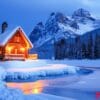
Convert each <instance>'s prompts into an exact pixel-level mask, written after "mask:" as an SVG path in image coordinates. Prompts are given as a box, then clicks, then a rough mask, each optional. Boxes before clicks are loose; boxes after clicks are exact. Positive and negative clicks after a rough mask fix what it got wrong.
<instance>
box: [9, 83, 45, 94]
mask: <svg viewBox="0 0 100 100" xmlns="http://www.w3.org/2000/svg"><path fill="white" fill-rule="evenodd" d="M7 86H8V87H12V88H18V89H21V90H22V91H23V92H24V94H38V93H41V92H42V90H43V87H44V82H43V81H37V82H29V83H7Z"/></svg>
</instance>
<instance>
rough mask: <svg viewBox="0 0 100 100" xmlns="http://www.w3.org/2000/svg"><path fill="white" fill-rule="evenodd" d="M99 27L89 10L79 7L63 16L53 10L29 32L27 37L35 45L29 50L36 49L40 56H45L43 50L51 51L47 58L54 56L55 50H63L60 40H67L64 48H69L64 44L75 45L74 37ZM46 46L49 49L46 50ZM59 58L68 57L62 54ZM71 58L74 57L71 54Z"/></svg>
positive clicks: (98, 22)
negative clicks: (69, 14) (44, 20)
mask: <svg viewBox="0 0 100 100" xmlns="http://www.w3.org/2000/svg"><path fill="white" fill-rule="evenodd" d="M99 29H100V21H99V20H97V19H96V18H94V17H93V16H92V15H91V14H90V12H89V11H87V10H85V9H82V8H80V9H78V10H76V11H74V13H73V14H72V16H70V17H69V16H65V15H64V14H63V13H60V12H57V13H55V12H53V13H51V14H50V16H49V18H48V20H47V21H46V23H45V24H43V23H42V22H39V23H38V24H37V25H36V26H35V27H34V29H33V31H32V32H31V34H30V36H29V37H30V40H31V41H32V43H33V44H34V45H35V49H34V50H32V51H31V52H33V51H36V52H37V53H39V56H40V58H46V57H45V56H44V57H43V54H44V53H43V52H44V51H45V53H46V54H47V55H48V53H50V52H53V53H52V54H51V55H50V57H47V58H52V57H55V56H56V54H57V52H55V51H57V50H58V51H59V53H61V52H65V51H61V50H60V49H59V45H58V44H59V41H60V42H61V41H62V40H64V41H65V42H68V41H69V42H68V43H67V44H66V43H65V44H64V45H65V48H68V49H70V50H71V48H72V47H66V45H69V44H73V45H74V46H75V45H76V44H77V43H76V44H75V39H77V38H78V37H80V39H81V37H82V36H83V37H84V35H87V34H88V33H92V32H93V31H94V30H99ZM95 32H96V31H95ZM94 34H95V33H94ZM98 34H99V32H98ZM96 35H97V34H96ZM87 36H88V35H87ZM94 37H95V36H94ZM87 38H88V37H87ZM81 40H83V39H81ZM87 40H88V39H87ZM94 40H95V39H94ZM64 41H63V42H64ZM72 41H74V42H72ZM83 41H84V40H83ZM80 44H81V43H80ZM57 46H58V47H57ZM46 48H49V49H47V50H46ZM56 49H57V50H56ZM66 50H67V49H66ZM42 51H43V52H42ZM67 51H68V50H67ZM41 53H42V54H41ZM59 53H58V54H59ZM41 55H42V56H41ZM63 55H64V54H63ZM74 55H75V54H74ZM61 56H62V55H61ZM56 58H57V57H56ZM58 58H59V57H58ZM61 58H68V57H67V56H63V57H61ZM71 58H75V57H73V56H72V57H71ZM77 58H80V57H77ZM81 58H82V57H81Z"/></svg>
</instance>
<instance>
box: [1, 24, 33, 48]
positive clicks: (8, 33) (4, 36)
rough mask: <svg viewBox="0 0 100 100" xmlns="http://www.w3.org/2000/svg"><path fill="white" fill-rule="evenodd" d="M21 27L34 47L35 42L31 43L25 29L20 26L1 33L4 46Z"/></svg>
mask: <svg viewBox="0 0 100 100" xmlns="http://www.w3.org/2000/svg"><path fill="white" fill-rule="evenodd" d="M19 29H21V31H22V32H23V34H24V36H25V38H26V39H27V41H28V42H29V43H30V45H31V46H32V47H33V44H32V43H31V41H30V40H29V39H28V37H27V35H26V34H25V32H24V31H23V29H22V28H21V27H20V26H17V27H16V28H14V29H11V30H7V31H6V32H4V33H2V34H1V35H0V45H1V46H4V45H5V44H6V43H7V42H8V40H9V39H10V38H11V37H12V36H13V35H14V34H15V33H16V31H17V30H19Z"/></svg>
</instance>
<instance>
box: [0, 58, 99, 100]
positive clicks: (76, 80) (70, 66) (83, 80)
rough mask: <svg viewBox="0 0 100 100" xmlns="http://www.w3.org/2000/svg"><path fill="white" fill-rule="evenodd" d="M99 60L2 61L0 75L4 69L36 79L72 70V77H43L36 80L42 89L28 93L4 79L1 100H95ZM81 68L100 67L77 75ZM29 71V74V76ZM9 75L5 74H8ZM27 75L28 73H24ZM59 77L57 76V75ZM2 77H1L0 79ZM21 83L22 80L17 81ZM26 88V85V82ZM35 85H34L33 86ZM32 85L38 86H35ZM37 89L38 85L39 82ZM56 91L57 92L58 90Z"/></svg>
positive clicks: (14, 74) (97, 86)
mask: <svg viewBox="0 0 100 100" xmlns="http://www.w3.org/2000/svg"><path fill="white" fill-rule="evenodd" d="M99 65H100V60H88V59H85V60H68V59H65V60H27V61H5V62H0V71H1V72H0V73H1V74H0V76H2V74H3V75H4V73H5V72H7V74H8V72H10V73H13V74H12V77H13V78H16V77H17V74H16V72H17V73H18V72H19V73H21V74H19V73H18V75H20V76H21V75H22V76H21V77H20V78H22V79H23V77H24V78H26V79H27V77H28V78H29V77H30V75H33V78H35V76H38V75H43V76H44V77H45V76H46V75H47V74H48V73H49V74H50V75H55V74H63V73H65V72H66V71H67V72H68V73H71V74H72V73H73V74H74V75H72V76H66V77H59V78H53V79H44V80H40V81H37V83H41V84H42V83H43V85H41V88H43V90H42V91H41V93H38V94H30V95H25V94H23V93H22V91H20V90H18V89H13V88H8V87H7V86H6V85H5V83H4V82H0V95H1V93H4V94H2V95H1V96H0V99H1V100H6V99H5V98H7V100H14V99H15V98H16V99H15V100H24V98H25V100H51V99H52V100H84V99H85V98H87V100H94V98H95V93H96V92H97V91H100V85H99V84H100V78H99V77H97V76H100V72H99V71H100V70H99V68H100V66H99ZM75 66H80V67H81V68H90V69H92V70H93V68H98V69H95V70H94V71H93V73H91V74H89V75H81V76H80V75H79V76H78V75H77V74H76V72H77V71H78V70H79V68H78V67H75ZM29 73H30V75H29ZM5 75H6V73H5ZM25 75H26V76H25ZM55 77H56V76H55ZM0 79H2V78H0ZM18 84H19V83H18ZM24 86H25V87H26V85H24ZM33 86H34V87H33ZM33 86H31V88H35V85H33ZM37 88H40V87H39V84H37ZM55 91H56V92H55Z"/></svg>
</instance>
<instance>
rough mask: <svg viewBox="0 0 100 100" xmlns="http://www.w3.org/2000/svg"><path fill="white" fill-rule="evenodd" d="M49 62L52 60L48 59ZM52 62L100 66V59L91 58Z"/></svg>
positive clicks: (80, 65) (55, 61)
mask: <svg viewBox="0 0 100 100" xmlns="http://www.w3.org/2000/svg"><path fill="white" fill-rule="evenodd" d="M48 62H51V61H49V60H48ZM52 63H56V64H58V63H60V64H67V65H71V66H79V67H83V68H84V67H94V68H100V59H97V60H89V59H83V60H68V59H65V60H54V61H52Z"/></svg>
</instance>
